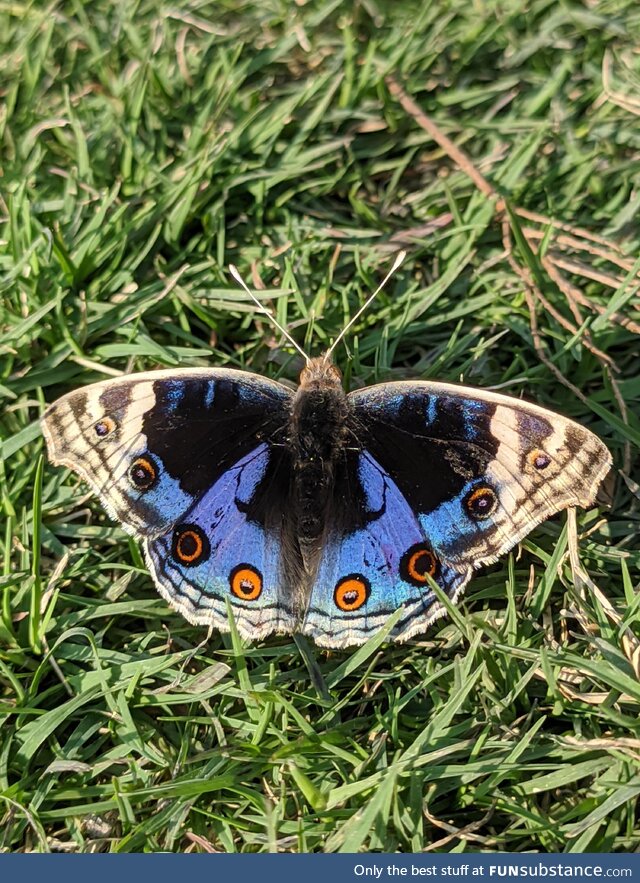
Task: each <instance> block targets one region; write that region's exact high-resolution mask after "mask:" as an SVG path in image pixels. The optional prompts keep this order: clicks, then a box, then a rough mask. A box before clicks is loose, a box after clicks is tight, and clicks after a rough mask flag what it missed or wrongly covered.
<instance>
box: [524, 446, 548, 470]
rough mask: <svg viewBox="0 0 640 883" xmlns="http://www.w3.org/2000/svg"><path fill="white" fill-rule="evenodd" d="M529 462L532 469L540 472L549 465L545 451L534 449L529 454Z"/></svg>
mask: <svg viewBox="0 0 640 883" xmlns="http://www.w3.org/2000/svg"><path fill="white" fill-rule="evenodd" d="M529 462H530V463H531V465H532V466H533V468H534V469H537V470H539V471H542V470H543V469H546V468H547V466H548V465H549V464H550V463H551V457H550V456H549V455H548V454H547V453H546V452H545V451H540V450H537V449H536V450H533V451H531V453H530V454H529Z"/></svg>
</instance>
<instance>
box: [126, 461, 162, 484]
mask: <svg viewBox="0 0 640 883" xmlns="http://www.w3.org/2000/svg"><path fill="white" fill-rule="evenodd" d="M129 478H130V480H131V484H132V485H133V486H134V487H137V488H138V490H139V491H148V490H149V488H151V487H152V486H153V485H154V484H155V483H156V479H157V478H158V470H157V469H156V465H155V463H154V462H153V460H152V459H151V457H138V459H137V460H134V461H133V463H132V464H131V466H130V467H129Z"/></svg>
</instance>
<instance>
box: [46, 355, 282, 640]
mask: <svg viewBox="0 0 640 883" xmlns="http://www.w3.org/2000/svg"><path fill="white" fill-rule="evenodd" d="M291 395H292V394H291V392H290V390H289V389H287V388H286V387H284V386H282V385H281V384H278V383H275V382H273V381H270V380H267V379H266V378H263V377H259V376H257V375H254V374H249V373H246V372H241V371H233V370H227V369H208V370H177V371H153V372H148V373H146V374H136V375H132V376H130V377H124V378H122V379H117V380H107V381H104V382H102V383H96V384H93V385H92V386H88V387H85V388H83V389H79V390H76V391H75V392H71V393H69V394H68V395H66V396H64V397H63V398H61V399H59V400H58V401H57V402H54V404H53V405H51V406H50V407H49V408H48V409H47V411H46V413H45V415H44V417H43V420H42V429H43V432H44V435H45V438H46V441H47V447H48V450H49V456H50V459H51V460H52V461H53V462H54V463H57V464H62V465H65V466H68V467H70V468H71V469H73V470H74V471H75V472H77V473H78V474H79V475H80V476H81V477H82V478H83V479H84V480H85V481H86V482H87V483H88V484H89V486H90V487H91V488H92V490H93V491H94V492H95V493H97V494H98V495H99V496H100V499H101V501H102V503H103V505H104V507H105V508H106V509H107V511H108V512H109V514H110V515H111V516H112V517H114V518H116V519H117V520H118V521H120V522H121V524H122V526H123V527H124V528H125V530H127V531H128V532H129V533H131V534H133V535H134V536H137V537H139V538H140V539H142V540H143V542H144V546H145V553H146V557H147V563H148V565H149V569H150V571H151V574H152V576H153V577H154V579H155V581H156V584H157V587H158V590H159V592H160V593H161V595H162V596H163V597H164V598H165V599H166V600H167V601H168V602H169V603H170V604H172V605H173V606H174V607H176V608H177V609H179V610H180V611H181V612H182V613H183V615H184V616H186V618H187V619H188V620H189V621H190V622H193V623H200V624H210V625H215V626H216V627H218V628H220V629H222V630H225V629H226V628H228V618H227V611H226V604H227V601H228V602H229V603H230V604H231V606H232V609H233V610H234V613H235V618H236V622H237V624H238V628H239V630H240V632H241V633H242V634H243V635H244V636H246V637H250V638H254V639H257V638H260V637H263V636H264V635H266V634H268V633H269V632H272V631H291V630H292V629H293V627H294V620H293V618H292V614H291V611H290V609H289V600H290V599H288V598H287V597H285V596H284V593H283V585H284V581H283V579H282V566H283V561H282V557H283V556H282V546H283V544H282V524H283V517H284V513H285V512H286V505H287V494H288V489H289V481H290V471H289V464H288V461H287V457H288V453H287V449H286V445H285V444H284V442H285V438H286V428H287V424H288V419H289V410H290V405H291Z"/></svg>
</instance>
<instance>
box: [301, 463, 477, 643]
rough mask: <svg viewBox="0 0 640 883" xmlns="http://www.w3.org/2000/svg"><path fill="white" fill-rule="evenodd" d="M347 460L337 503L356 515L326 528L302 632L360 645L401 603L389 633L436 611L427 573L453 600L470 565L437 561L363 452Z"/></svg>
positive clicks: (408, 629) (412, 516) (406, 631)
mask: <svg viewBox="0 0 640 883" xmlns="http://www.w3.org/2000/svg"><path fill="white" fill-rule="evenodd" d="M350 459H352V460H353V463H352V464H351V472H352V474H351V476H350V477H349V478H345V480H344V481H343V482H342V489H343V493H342V496H341V500H340V503H346V504H347V506H349V505H353V504H356V503H357V505H358V507H359V513H358V517H357V519H355V521H356V523H355V524H354V523H353V522H352V524H351V525H350V526H347V525H346V524H345V521H344V519H343V518H340V517H338V518H337V520H336V523H337V524H339V525H342V527H341V528H340V529H337V530H336V529H332V528H331V527H329V530H328V534H327V537H326V540H325V544H324V548H323V551H322V554H321V557H320V562H319V566H318V570H317V573H316V576H315V581H314V585H313V588H312V590H311V598H310V602H309V608H308V611H307V615H306V618H305V621H304V625H303V631H304V632H305V634H308V635H310V636H311V637H312V638H313V639H314V640H315V641H316V643H318V644H320V645H321V646H327V647H345V646H350V645H352V644H361V643H363V642H364V641H366V640H367V639H368V638H370V637H371V636H372V635H373V634H374V633H375V632H376V631H378V630H379V629H380V628H382V626H384V624H385V622H386V620H387V619H388V618H389V616H390V615H391V614H392V613H394V612H395V611H396V610H397V609H399V608H403V613H402V615H401V616H400V619H399V620H398V622H397V623H396V624H395V626H394V627H393V629H392V631H391V633H390V635H389V637H390V638H392V639H394V638H396V639H401V640H407V638H410V637H411V636H412V635H413V634H415V633H416V632H419V631H424V629H425V628H426V627H427V625H428V624H429V623H430V622H432V621H433V620H434V619H435V618H436V617H437V616H439V615H441V614H442V613H443V610H442V607H441V605H440V604H439V603H438V602H437V599H436V596H435V593H434V592H433V589H432V587H431V585H430V582H429V577H431V578H433V579H435V580H436V582H437V583H438V584H439V585H440V587H441V588H442V589H443V590H444V591H445V592H446V593H447V594H448V595H449V597H451V598H452V600H455V598H456V597H457V596H458V595H459V593H460V591H461V590H462V588H463V587H464V585H465V583H466V582H467V580H468V579H469V577H470V575H471V567H469V566H463V567H461V568H460V569H456V568H454V567H452V566H451V565H449V564H448V563H446V562H444V561H440V560H438V559H437V558H436V556H435V553H434V551H433V548H432V546H431V544H430V543H429V541H428V538H427V535H426V533H425V530H424V528H423V527H422V525H421V523H420V520H419V518H418V515H417V513H415V512H413V511H412V510H411V508H410V506H409V504H408V503H407V501H406V499H405V498H404V497H403V495H402V494H401V493H400V491H399V490H398V487H397V485H396V484H395V482H394V481H393V479H392V478H391V476H390V475H389V474H388V473H387V472H385V470H384V469H383V468H382V467H381V466H380V464H379V463H378V462H377V461H376V460H375V459H374V458H373V457H372V456H371V454H370V453H369V452H367V451H363V452H361V453H360V454H359V455H358V456H357V458H350ZM346 468H347V469H349V468H350V467H349V464H348V465H347V467H346ZM349 489H350V492H349Z"/></svg>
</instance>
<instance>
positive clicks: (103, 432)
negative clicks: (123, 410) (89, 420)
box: [93, 417, 116, 439]
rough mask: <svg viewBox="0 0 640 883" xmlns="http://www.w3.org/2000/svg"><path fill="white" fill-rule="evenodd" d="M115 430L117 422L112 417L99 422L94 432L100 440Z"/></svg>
mask: <svg viewBox="0 0 640 883" xmlns="http://www.w3.org/2000/svg"><path fill="white" fill-rule="evenodd" d="M115 428H116V424H115V421H114V420H112V419H111V417H104V418H103V419H102V420H98V422H97V423H96V424H95V425H94V427H93V431H94V432H95V434H96V435H97V436H98V438H101V439H102V438H106V437H107V436H108V435H110V434H111V433H112V432H113V430H114V429H115Z"/></svg>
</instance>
